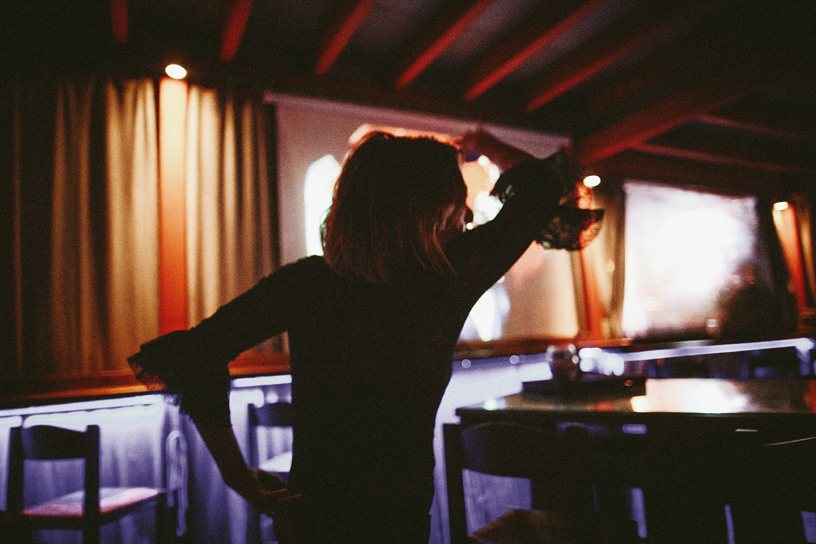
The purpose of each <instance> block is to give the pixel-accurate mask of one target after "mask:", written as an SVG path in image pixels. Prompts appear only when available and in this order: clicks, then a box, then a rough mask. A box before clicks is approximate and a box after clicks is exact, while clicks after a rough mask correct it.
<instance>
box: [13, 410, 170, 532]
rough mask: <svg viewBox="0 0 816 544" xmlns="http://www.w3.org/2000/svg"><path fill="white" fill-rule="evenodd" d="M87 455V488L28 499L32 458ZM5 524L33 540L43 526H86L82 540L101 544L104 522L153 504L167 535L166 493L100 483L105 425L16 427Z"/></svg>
mask: <svg viewBox="0 0 816 544" xmlns="http://www.w3.org/2000/svg"><path fill="white" fill-rule="evenodd" d="M58 459H84V465H85V466H84V473H85V476H84V486H83V489H81V490H79V491H76V492H74V493H70V494H67V495H63V496H61V497H57V498H55V499H53V500H50V501H48V502H45V503H41V504H37V505H30V506H26V505H25V504H24V490H25V487H24V484H25V481H24V480H25V467H26V465H30V464H31V463H30V462H31V461H34V462H36V461H46V460H58ZM6 502H7V504H6V507H7V512H6V515H5V516H4V517H5V518H6V519H5V520H4V522H5V523H8V524H9V525H10V529H11V530H13V531H14V532H15V533H18V534H15V535H14V537H13V538H15V539H19V540H13V541H19V542H25V541H30V540H31V532H32V531H34V530H37V529H68V530H77V531H82V542H83V543H85V544H97V543H98V542H99V539H100V531H101V528H102V526H103V525H106V524H108V523H111V522H113V521H116V520H118V519H120V518H122V517H124V516H127V515H129V514H131V513H134V512H135V511H137V510H139V509H141V508H145V507H148V506H151V505H153V506H154V507H155V509H156V525H155V530H156V540H157V541H161V540H163V539H164V538H163V537H164V534H163V506H164V502H165V493H164V491H163V490H161V489H155V488H150V487H128V488H124V487H117V488H107V487H100V486H99V427H98V426H96V425H89V426H88V427H87V428H86V430H85V431H84V432H83V431H72V430H69V429H63V428H59V427H51V426H48V425H39V426H32V427H28V428H22V427H14V428H12V429H11V430H10V440H9V478H8V492H7V501H6Z"/></svg>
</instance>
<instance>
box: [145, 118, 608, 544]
mask: <svg viewBox="0 0 816 544" xmlns="http://www.w3.org/2000/svg"><path fill="white" fill-rule="evenodd" d="M457 144H458V146H459V148H460V149H457V147H456V146H453V145H449V144H446V143H442V142H440V141H437V140H434V139H430V138H399V137H394V136H390V135H387V134H383V133H374V134H371V135H369V136H368V137H367V138H366V139H365V140H364V141H362V143H360V144H359V145H358V146H357V147H356V148H355V149H354V150H353V152H352V153H351V154H350V155H349V157H348V158H347V160H346V161H345V164H344V166H343V169H342V172H341V174H340V177H339V179H338V181H337V185H336V190H335V196H334V201H333V204H332V206H331V209H330V211H329V213H328V215H327V217H326V220H325V223H324V225H323V230H322V236H323V247H324V256H311V257H307V258H304V259H301V260H299V261H297V262H295V263H292V264H289V265H286V266H283V267H281V268H280V269H279V270H277V271H276V272H274V273H273V274H271V275H270V276H268V277H266V278H265V279H263V280H261V281H260V282H259V283H258V284H257V285H256V286H255V287H253V288H252V289H250V290H249V291H248V292H246V293H244V294H243V295H241V296H239V297H238V298H236V299H235V300H233V301H232V302H230V303H228V304H226V305H225V306H223V307H222V308H220V309H219V310H218V311H217V312H216V313H215V314H214V315H213V316H212V317H210V318H208V319H205V320H204V321H202V322H201V323H200V324H199V325H198V326H196V327H194V328H192V329H191V330H189V331H184V332H176V333H171V334H169V335H166V336H163V337H160V338H158V339H156V340H154V341H153V342H150V343H147V344H145V345H144V346H142V350H141V351H140V352H139V353H138V354H136V355H135V356H133V357H131V358H130V362H131V365H132V366H133V368H134V370H135V371H136V373H137V375H138V377H139V378H140V379H141V380H142V381H144V382H146V383H149V384H153V385H158V386H159V387H160V388H163V389H164V390H166V391H167V392H169V393H172V394H175V395H179V401H180V406H181V409H182V410H183V411H184V412H186V413H188V414H189V415H190V416H191V417H192V419H193V421H194V422H195V423H196V425H197V427H198V429H199V431H200V433H201V436H202V437H203V439H204V441H205V443H206V444H207V446H208V448H209V450H210V451H211V453H212V455H213V457H214V459H215V461H216V463H217V464H218V467H219V469H220V471H221V474H222V475H223V478H224V481H225V482H226V484H227V485H229V486H230V487H232V488H233V489H235V490H236V491H237V492H238V493H240V494H241V495H242V496H243V497H244V498H246V500H247V501H248V502H250V503H251V504H252V505H254V506H255V507H257V508H258V509H259V510H260V511H261V512H264V513H267V514H270V515H272V516H273V517H276V518H277V519H278V520H281V523H282V521H287V523H290V524H291V527H292V529H293V532H294V535H295V538H296V541H297V542H298V543H301V544H309V543H317V544H326V543H328V542H355V543H379V544H383V543H388V544H394V543H415V544H419V543H427V542H428V539H429V533H430V526H431V524H430V515H429V510H430V507H431V502H432V500H433V496H434V482H433V469H434V455H433V445H432V441H433V434H434V422H435V417H436V412H437V408H438V406H439V403H440V400H441V399H442V395H443V394H444V392H445V388H446V387H447V385H448V381H449V380H450V376H451V367H452V365H451V358H452V354H453V351H454V348H455V345H456V342H457V339H458V336H459V333H460V329H461V328H462V325H463V324H464V322H465V319H466V318H467V316H468V313H469V312H470V309H471V307H472V306H473V305H474V304H475V303H476V301H477V300H478V299H479V297H480V296H481V295H482V293H484V292H485V291H486V290H487V289H488V288H489V287H490V286H491V285H493V284H494V283H495V282H496V281H497V280H499V279H500V278H501V277H502V276H503V275H504V274H505V273H506V272H507V270H508V269H509V268H510V267H511V266H512V265H513V263H515V262H516V260H517V259H518V258H519V257H520V256H521V255H522V253H524V251H525V250H526V249H527V248H528V247H529V246H530V244H531V243H532V242H533V241H534V240H537V239H538V240H541V236H542V233H543V232H545V231H547V229H548V228H551V227H552V226H553V225H555V224H557V225H561V226H563V225H564V224H565V223H564V221H563V220H561V219H559V214H561V212H562V211H563V210H564V209H565V208H561V207H559V204H564V203H565V202H567V201H569V200H570V197H571V195H572V194H573V193H572V191H573V188H574V184H573V183H572V181H571V180H570V181H569V182H565V181H564V180H563V179H561V178H560V177H559V176H558V175H556V173H555V172H554V170H555V168H554V165H553V161H542V160H538V159H534V158H533V157H531V156H530V155H529V154H527V153H525V152H523V151H521V150H519V149H516V148H514V147H511V146H509V145H506V144H504V143H502V142H500V141H498V140H497V139H495V138H493V137H492V136H490V135H489V134H487V133H486V132H483V131H477V132H473V133H468V134H466V135H465V136H463V137H462V138H460V139H459V140H458V142H457ZM461 152H466V153H471V152H478V153H483V154H485V155H487V156H488V157H489V158H491V159H492V160H493V161H494V162H496V163H497V164H498V165H499V166H500V168H503V169H505V170H506V171H505V173H504V174H503V175H502V177H501V178H500V179H499V181H498V182H497V187H499V188H500V192H501V195H500V197H501V198H502V199H503V200H504V201H505V203H504V205H503V207H502V209H501V211H500V212H499V214H498V215H497V216H496V218H495V219H494V220H493V221H491V222H489V223H487V224H485V225H482V226H479V227H477V228H474V229H472V230H466V229H465V225H466V220H467V217H468V214H469V210H468V208H467V206H466V205H465V198H466V196H467V188H466V186H465V182H464V180H463V178H462V174H461V171H460V158H461V155H460V153H461ZM567 204H568V205H571V204H570V202H567ZM572 204H574V202H573V203H572ZM572 222H573V223H574V221H572ZM591 222H592V217H589V216H587V217H584V216H582V217H581V219H580V221H579V222H578V224H576V225H574V227H575V228H573V229H572V230H571V232H570V233H569V234H568V238H570V239H571V240H570V241H569V244H575V243H577V242H576V237H580V236H581V232H582V231H584V227H586V226H588V225H589V223H591ZM558 228H559V229H560V228H561V227H558ZM569 244H567V245H569ZM284 331H287V332H288V334H289V348H290V366H291V374H292V402H293V405H294V413H295V420H294V444H293V462H292V468H291V472H290V478H289V482H288V486H289V490H283V491H278V492H274V493H273V492H270V491H268V490H266V489H264V487H263V486H262V485H261V483H260V481H259V479H258V473H257V472H256V471H253V470H250V469H248V468H247V465H246V463H245V462H244V459H243V457H242V456H241V453H240V450H239V449H238V445H237V443H236V441H235V437H234V435H233V433H232V430H231V428H230V416H229V404H228V391H229V371H228V368H227V365H228V363H229V362H230V361H231V360H233V359H234V358H235V357H237V356H238V355H239V354H240V353H241V352H242V351H245V350H247V349H249V348H251V347H252V346H254V345H256V344H258V343H259V342H261V341H263V340H265V339H267V338H269V337H271V336H274V335H277V334H280V333H282V332H284ZM290 492H291V493H292V494H295V495H290ZM300 496H302V498H303V500H302V501H300V500H298V499H299V498H300ZM283 511H286V513H287V515H288V520H285V519H284V518H283V517H282V516H281V512H283Z"/></svg>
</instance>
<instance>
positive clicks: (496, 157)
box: [456, 128, 534, 172]
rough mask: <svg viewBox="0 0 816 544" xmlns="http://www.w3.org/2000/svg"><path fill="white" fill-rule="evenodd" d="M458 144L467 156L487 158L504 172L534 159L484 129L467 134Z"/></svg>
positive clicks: (457, 141) (459, 139)
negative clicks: (474, 154) (469, 154)
mask: <svg viewBox="0 0 816 544" xmlns="http://www.w3.org/2000/svg"><path fill="white" fill-rule="evenodd" d="M456 144H457V145H458V146H459V148H460V149H461V150H462V151H463V152H464V153H465V154H468V153H479V154H481V155H484V156H486V157H487V158H488V159H490V160H491V161H492V162H493V163H494V164H496V165H497V166H498V167H499V170H501V171H502V172H504V171H505V170H509V169H510V168H512V167H513V166H515V165H517V164H519V163H522V162H524V161H526V160H528V159H532V158H534V157H533V156H532V155H530V154H529V153H527V152H526V151H523V150H521V149H518V148H517V147H513V146H512V145H510V144H508V143H505V142H503V141H501V140H499V139H498V138H496V137H495V136H493V135H492V134H490V133H489V132H487V131H485V130H484V129H482V128H479V129H477V130H474V131H471V132H467V133H465V134H464V135H463V136H461V137H460V138H458V139H457V140H456Z"/></svg>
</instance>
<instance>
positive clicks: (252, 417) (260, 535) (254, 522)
mask: <svg viewBox="0 0 816 544" xmlns="http://www.w3.org/2000/svg"><path fill="white" fill-rule="evenodd" d="M248 410H249V414H248V416H249V463H250V466H252V467H255V468H259V469H261V470H262V471H264V472H268V473H270V474H273V475H274V476H277V477H278V478H280V479H281V480H282V481H283V482H286V481H288V479H289V469H290V467H291V466H292V452H291V451H287V452H283V453H279V454H277V455H274V456H272V457H270V458H268V459H261V458H260V452H259V450H260V448H259V447H258V429H259V428H275V427H280V428H286V427H292V424H293V420H294V410H293V408H292V404H291V403H288V402H272V403H269V404H264V405H262V406H255V405H254V404H250V405H249V407H248ZM261 483H262V484H265V482H264V481H262V482H261ZM265 487H271V484H269V485H265ZM272 532H273V531H272V527H271V522H270V521H268V520H262V519H261V515H260V514H259V513H258V512H257V511H256V510H255V509H254V508H252V507H249V512H248V515H247V542H251V543H253V544H254V543H255V542H266V541H274V539H271V540H270V538H267V537H271V533H272Z"/></svg>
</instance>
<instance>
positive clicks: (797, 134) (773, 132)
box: [696, 113, 816, 143]
mask: <svg viewBox="0 0 816 544" xmlns="http://www.w3.org/2000/svg"><path fill="white" fill-rule="evenodd" d="M696 120H697V121H700V122H701V123H705V124H708V125H716V126H721V127H727V128H733V129H736V130H740V131H744V132H752V133H754V134H762V135H765V136H771V137H774V138H780V139H783V140H794V141H799V142H806V143H816V130H814V127H816V120H814V122H813V124H810V125H809V127H810V129H811V130H810V133H809V134H808V133H807V131H808V127H797V128H791V127H781V126H779V124H778V123H776V122H774V121H770V120H755V119H735V118H734V117H732V116H730V115H723V114H719V113H715V114H703V115H698V116H697V117H696Z"/></svg>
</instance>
